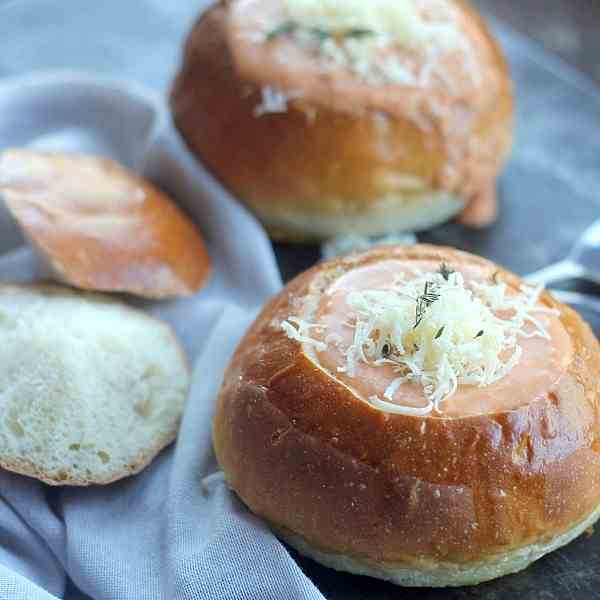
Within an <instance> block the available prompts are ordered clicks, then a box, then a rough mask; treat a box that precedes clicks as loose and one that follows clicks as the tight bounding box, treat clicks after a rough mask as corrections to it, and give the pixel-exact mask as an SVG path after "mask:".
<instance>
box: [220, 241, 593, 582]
mask: <svg viewBox="0 0 600 600" xmlns="http://www.w3.org/2000/svg"><path fill="white" fill-rule="evenodd" d="M453 270H454V271H455V273H452V271H453ZM444 273H445V274H446V275H447V276H448V278H445V277H444ZM459 276H460V277H459ZM461 281H462V283H461ZM425 285H428V288H427V289H426V288H425ZM436 296H437V298H436ZM357 340H358V347H359V348H360V349H361V351H362V353H363V356H362V357H361V352H360V351H358V350H357ZM398 340H400V341H398ZM402 345H404V348H403V349H402V350H400V349H399V347H400V346H402ZM519 348H520V350H519ZM399 380H401V381H399ZM599 402H600V346H599V344H598V341H597V339H596V338H595V336H594V334H593V333H592V331H591V329H590V328H589V326H588V325H587V324H585V323H584V322H583V321H582V319H581V318H580V317H579V315H578V314H577V313H576V312H574V311H573V310H572V309H570V308H569V307H567V306H565V305H563V304H561V303H559V302H558V301H557V300H555V299H554V298H553V297H552V296H551V295H550V294H549V293H547V292H545V291H541V290H539V289H536V288H533V287H530V286H526V285H524V284H523V282H522V280H521V279H519V277H517V276H516V275H513V274H511V273H509V272H508V271H506V270H504V269H502V268H500V267H498V266H497V265H495V264H494V263H492V262H490V261H488V260H485V259H483V258H479V257H476V256H473V255H470V254H467V253H464V252H460V251H457V250H453V249H449V248H443V247H435V246H427V245H415V246H406V247H403V246H396V247H380V248H373V249H370V250H367V251H365V252H358V253H355V254H350V255H347V256H345V257H342V258H339V259H334V260H331V261H329V262H324V263H322V264H320V265H318V266H316V267H314V268H312V269H310V270H309V271H307V272H305V273H303V274H302V275H300V276H299V277H297V278H296V279H294V280H293V281H292V282H291V283H290V284H288V286H287V287H286V288H285V289H284V290H283V291H282V292H281V293H280V294H279V295H278V296H277V297H276V298H275V299H274V300H273V301H272V302H271V303H270V304H268V305H267V306H266V307H265V308H264V310H263V311H262V313H261V314H260V315H259V316H258V318H257V319H256V321H255V323H254V324H253V325H252V327H251V328H250V329H249V331H248V332H247V334H246V335H245V337H244V338H243V340H242V341H241V343H240V345H239V348H238V349H237V352H236V354H235V355H234V357H233V359H232V361H231V364H230V365H229V368H228V370H227V372H226V374H225V377H224V382H223V386H222V389H221V393H220V397H219V400H218V406H217V411H216V416H215V421H214V445H215V450H216V454H217V458H218V460H219V463H220V465H221V466H222V468H223V470H224V473H225V476H226V478H227V481H228V482H229V485H230V486H231V488H232V489H233V490H235V492H236V493H237V494H238V495H239V497H240V498H241V499H242V500H243V501H244V502H245V503H246V505H247V506H248V507H249V508H250V509H251V510H252V511H253V512H254V513H256V514H258V515H260V516H261V517H263V518H264V519H265V520H266V521H268V522H269V523H270V524H271V526H272V528H273V530H274V531H275V532H276V533H277V535H279V536H280V537H281V538H282V539H283V540H285V541H286V542H287V543H289V544H290V545H291V546H292V547H294V548H296V549H297V550H299V551H300V552H301V553H303V554H305V555H307V556H310V557H312V558H314V559H315V560H317V561H320V562H321V563H323V564H325V565H327V566H330V567H333V568H335V569H339V570H344V571H350V572H353V573H359V574H364V575H371V576H374V577H379V578H382V579H387V580H390V581H392V582H395V583H398V584H401V585H406V586H458V585H467V584H476V583H479V582H482V581H486V580H489V579H493V578H495V577H499V576H502V575H505V574H507V573H512V572H516V571H519V570H521V569H523V568H525V567H526V566H527V565H529V564H530V563H531V562H533V561H535V560H537V559H538V558H540V557H541V556H543V555H544V554H546V553H547V552H550V551H551V550H553V549H555V548H557V547H559V546H562V545H563V544H566V543H567V542H569V541H570V540H572V539H573V538H575V537H576V536H578V535H579V534H581V533H582V532H583V531H584V530H585V529H586V528H588V527H589V526H590V525H591V524H593V523H594V522H595V521H596V519H597V518H598V516H599V515H600V431H599V421H598V414H600V413H599V410H598V408H599Z"/></svg>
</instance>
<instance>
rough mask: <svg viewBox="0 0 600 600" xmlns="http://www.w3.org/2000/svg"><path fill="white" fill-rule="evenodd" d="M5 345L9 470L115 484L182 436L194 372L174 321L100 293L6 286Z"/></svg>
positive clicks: (2, 408) (0, 368) (0, 367)
mask: <svg viewBox="0 0 600 600" xmlns="http://www.w3.org/2000/svg"><path fill="white" fill-rule="evenodd" d="M0 340H1V342H0V466H2V467H4V468H6V469H8V470H10V471H14V472H17V473H22V474H24V475H29V476H32V477H36V478H37V479H40V480H42V481H44V482H46V483H49V484H51V485H90V484H105V483H110V482H112V481H115V480H117V479H121V478H123V477H126V476H128V475H133V474H134V473H137V472H139V471H140V470H141V469H143V468H144V467H145V466H147V465H148V464H149V463H150V462H151V461H152V459H153V458H154V457H155V456H156V455H157V454H158V452H160V450H161V449H162V448H164V447H165V446H167V445H168V444H169V443H170V442H172V441H173V439H174V438H175V436H176V433H177V430H178V426H179V421H180V418H181V415H182V412H183V407H184V404H185V400H186V397H187V392H188V388H189V369H188V366H187V362H186V358H185V355H184V353H183V350H182V349H181V347H180V345H179V343H178V341H177V339H176V338H175V335H174V334H173V332H172V331H171V329H170V328H169V326H168V325H167V324H165V323H163V322H161V321H159V320H157V319H154V318H153V317H150V316H149V315H146V314H144V313H142V312H140V311H137V310H134V309H132V308H129V307H128V306H126V305H124V304H122V303H119V302H115V301H112V300H108V299H105V298H104V297H102V296H99V295H96V294H89V293H75V292H71V291H68V290H65V289H63V288H60V287H58V286H49V285H36V286H17V285H0Z"/></svg>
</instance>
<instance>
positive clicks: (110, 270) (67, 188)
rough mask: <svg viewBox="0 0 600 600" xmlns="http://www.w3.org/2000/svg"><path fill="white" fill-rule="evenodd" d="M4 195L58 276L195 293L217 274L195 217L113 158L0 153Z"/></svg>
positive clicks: (154, 292) (98, 284) (0, 193)
mask: <svg viewBox="0 0 600 600" xmlns="http://www.w3.org/2000/svg"><path fill="white" fill-rule="evenodd" d="M0 197H1V198H3V199H4V202H5V203H6V206H7V208H8V210H9V211H10V212H11V214H12V216H13V217H14V218H15V220H16V222H17V223H18V225H19V226H20V227H21V229H22V230H23V232H24V234H25V236H26V237H27V238H28V239H29V240H30V241H31V243H32V245H33V247H34V249H35V250H36V251H37V253H38V254H39V256H40V258H41V259H42V260H43V261H44V263H45V264H46V266H47V267H48V268H49V270H50V272H51V274H52V276H53V277H56V278H57V279H58V280H59V281H62V282H64V283H67V284H69V285H72V286H74V287H78V288H82V289H85V290H97V291H104V292H128V293H130V294H137V295H140V296H146V297H150V298H164V297H169V296H187V295H190V294H193V293H195V292H196V291H198V290H199V289H200V288H201V287H202V286H203V285H204V284H205V283H206V281H207V279H208V277H209V275H210V271H211V264H210V258H209V256H208V254H207V252H206V249H205V247H204V243H203V242H202V239H201V238H200V236H199V234H198V231H197V230H196V228H195V226H194V225H193V224H192V223H191V221H189V219H188V218H187V217H186V216H185V215H184V214H183V213H182V212H181V211H180V210H179V209H178V208H177V207H176V206H175V204H174V203H173V201H172V200H170V199H169V198H168V197H167V196H165V195H164V194H163V193H162V192H160V191H159V190H158V189H157V188H155V187H154V186H152V185H150V184H149V183H148V182H146V181H144V180H143V179H141V178H139V177H137V176H136V175H134V174H133V173H130V172H128V171H127V170H125V169H124V168H123V167H121V166H119V165H118V164H117V163H115V162H113V161H111V160H107V159H103V158H98V157H93V156H82V155H76V154H62V153H49V152H35V151H32V150H7V151H5V152H3V153H1V154H0Z"/></svg>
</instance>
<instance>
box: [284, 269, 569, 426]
mask: <svg viewBox="0 0 600 600" xmlns="http://www.w3.org/2000/svg"><path fill="white" fill-rule="evenodd" d="M541 289H542V288H541V287H537V288H534V287H530V286H525V285H523V286H522V287H521V289H520V291H519V292H518V293H515V292H514V291H509V289H508V286H507V285H506V283H503V282H499V283H484V282H476V281H473V282H470V283H469V286H466V285H465V281H464V278H463V276H462V275H461V274H460V273H458V272H443V273H440V272H438V273H421V274H417V275H416V277H414V278H411V279H410V280H408V281H407V280H406V278H405V277H404V276H396V280H395V282H394V285H393V286H392V287H391V288H387V289H373V290H362V291H352V292H350V293H348V295H347V297H346V303H347V305H348V307H349V309H350V314H349V317H350V325H351V326H352V327H353V329H354V335H353V341H352V344H351V345H350V346H349V347H348V348H345V349H344V351H345V357H346V362H345V364H344V365H342V366H340V367H338V371H339V372H343V373H346V374H347V375H349V376H353V375H354V372H355V369H356V365H357V364H358V363H359V362H364V363H367V364H370V365H374V366H382V365H392V366H393V369H394V371H395V372H396V373H397V375H398V376H397V377H396V378H395V379H394V380H393V381H392V382H391V384H390V385H389V386H388V388H387V389H386V391H385V393H384V394H383V396H384V398H383V399H381V398H379V397H377V396H372V397H371V398H369V401H370V402H371V403H372V404H373V405H374V406H376V407H377V408H380V409H382V410H385V411H387V412H395V413H402V414H413V415H415V414H416V415H426V414H429V413H431V412H432V411H433V410H435V411H437V412H442V403H443V402H444V400H445V399H447V398H448V397H449V396H451V395H452V394H453V393H454V392H455V391H456V389H457V387H458V386H459V385H474V386H479V387H485V386H488V385H490V384H492V383H494V382H495V381H498V380H499V379H501V378H502V377H504V376H505V375H506V374H507V373H508V372H510V371H511V370H512V369H513V368H514V367H515V366H516V365H517V364H518V362H519V360H520V358H521V354H522V348H521V346H520V345H519V343H518V339H519V337H533V336H538V337H542V338H545V339H550V334H549V332H548V330H547V328H546V326H545V324H544V323H543V322H542V320H540V318H539V316H538V315H540V314H544V313H546V314H558V311H555V310H553V309H549V308H547V307H544V306H542V305H540V303H539V295H540V291H541ZM282 326H283V328H284V330H286V332H287V333H288V335H290V337H294V336H295V339H299V340H300V341H306V340H309V343H317V344H322V342H316V341H315V340H311V339H310V336H307V331H308V329H309V328H310V327H314V325H309V324H307V323H305V322H302V327H301V328H300V331H299V330H297V329H296V328H295V327H292V326H291V324H290V323H289V322H284V324H283V325H282ZM290 327H292V329H294V332H293V333H292V332H290ZM320 349H321V347H317V350H320ZM407 381H415V382H418V383H420V384H421V385H422V387H423V392H424V396H425V398H426V400H427V405H426V406H424V407H422V408H413V407H407V406H400V405H397V404H394V403H392V402H391V400H393V397H394V394H395V393H396V391H397V390H398V389H399V388H400V386H401V385H402V384H403V383H405V382H407Z"/></svg>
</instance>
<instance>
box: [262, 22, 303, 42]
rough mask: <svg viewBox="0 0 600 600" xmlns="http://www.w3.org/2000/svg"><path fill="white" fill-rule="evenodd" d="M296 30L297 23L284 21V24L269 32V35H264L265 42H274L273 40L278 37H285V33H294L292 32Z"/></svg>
mask: <svg viewBox="0 0 600 600" xmlns="http://www.w3.org/2000/svg"><path fill="white" fill-rule="evenodd" d="M296 29H298V23H296V22H295V21H285V22H283V23H281V25H278V26H277V27H275V29H272V30H271V31H269V33H267V35H266V40H267V42H270V41H271V40H274V39H275V38H277V37H279V36H280V35H285V34H287V33H294V31H296Z"/></svg>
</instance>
